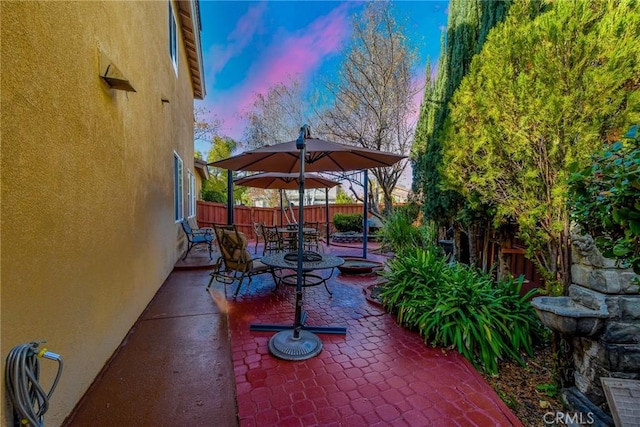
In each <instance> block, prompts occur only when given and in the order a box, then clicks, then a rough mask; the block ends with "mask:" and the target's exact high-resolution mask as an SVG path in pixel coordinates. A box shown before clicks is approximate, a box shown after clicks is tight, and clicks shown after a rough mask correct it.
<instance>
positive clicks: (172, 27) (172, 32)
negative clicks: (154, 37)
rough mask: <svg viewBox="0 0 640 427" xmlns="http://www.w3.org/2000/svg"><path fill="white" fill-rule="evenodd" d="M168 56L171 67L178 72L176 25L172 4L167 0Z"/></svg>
mask: <svg viewBox="0 0 640 427" xmlns="http://www.w3.org/2000/svg"><path fill="white" fill-rule="evenodd" d="M169 56H170V57H171V62H172V63H173V69H174V70H175V72H176V74H177V73H178V25H177V24H176V15H175V13H174V12H173V5H172V4H171V0H169Z"/></svg>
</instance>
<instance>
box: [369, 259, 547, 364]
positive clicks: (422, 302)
mask: <svg viewBox="0 0 640 427" xmlns="http://www.w3.org/2000/svg"><path fill="white" fill-rule="evenodd" d="M383 275H384V277H385V278H386V279H387V283H386V285H385V286H384V289H383V290H382V292H381V294H380V297H381V299H382V301H383V303H384V305H385V307H386V308H387V310H388V311H390V312H391V313H393V314H395V315H396V316H397V319H398V322H399V323H400V324H402V325H403V326H405V327H407V328H410V329H412V330H417V331H418V332H419V333H420V335H421V336H422V337H423V338H424V340H425V343H428V344H430V345H432V346H442V347H451V348H455V349H456V350H457V351H458V352H459V353H461V354H462V355H463V356H464V357H466V358H467V359H468V360H469V361H470V362H471V363H472V364H473V365H474V366H475V367H476V368H478V369H482V370H485V371H486V372H488V373H491V374H497V371H498V361H499V360H500V359H505V358H507V359H513V360H516V361H518V362H521V361H522V359H521V354H522V353H523V352H525V353H527V354H529V355H533V344H534V342H535V341H536V340H537V339H538V338H540V337H541V334H542V332H543V329H542V328H541V326H540V322H539V320H538V318H537V316H536V314H535V312H534V310H533V308H532V306H531V304H530V303H529V299H530V298H531V296H533V295H534V294H535V292H536V290H531V291H529V292H528V293H527V294H526V295H524V296H521V295H520V291H521V288H522V283H523V278H522V277H520V278H519V279H509V280H504V281H500V282H498V283H495V282H494V281H493V279H492V277H491V276H490V275H488V274H485V273H482V272H481V271H479V270H477V269H475V268H472V267H469V266H466V265H463V264H457V263H453V264H449V263H448V262H447V261H446V260H445V258H444V257H442V256H441V255H439V254H438V253H437V252H436V250H434V248H427V249H422V248H415V249H414V250H413V251H406V252H405V253H404V254H403V256H402V257H396V258H395V259H393V260H391V261H390V262H389V270H388V271H386V272H384V273H383Z"/></svg>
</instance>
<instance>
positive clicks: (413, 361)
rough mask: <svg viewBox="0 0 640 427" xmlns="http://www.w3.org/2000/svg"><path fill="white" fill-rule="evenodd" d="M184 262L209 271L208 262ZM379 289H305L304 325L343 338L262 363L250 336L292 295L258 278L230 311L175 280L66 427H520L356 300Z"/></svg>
mask: <svg viewBox="0 0 640 427" xmlns="http://www.w3.org/2000/svg"><path fill="white" fill-rule="evenodd" d="M329 252H331V253H332V254H336V255H349V256H357V255H361V254H362V250H361V249H358V248H355V249H349V248H345V247H335V246H332V247H331V248H330V249H329ZM192 257H193V258H192ZM189 258H192V259H191V261H190V262H191V266H192V267H193V266H198V264H199V263H202V264H200V265H205V266H206V265H207V264H208V263H207V261H208V254H207V256H206V257H204V258H203V257H202V253H196V254H195V256H194V255H189ZM205 258H206V259H205ZM371 258H375V256H371ZM188 261H189V259H188ZM178 266H181V267H188V266H189V265H188V264H187V265H185V264H184V263H183V264H180V265H177V267H178ZM377 279H378V278H377V277H376V276H375V275H369V276H343V275H341V274H338V272H337V271H336V273H335V274H334V276H333V278H332V280H331V281H330V282H329V288H330V289H331V291H332V292H333V296H332V297H331V296H330V295H329V294H328V293H327V292H326V290H325V289H324V288H323V287H322V286H317V287H313V288H307V289H305V295H304V303H305V304H304V310H305V311H306V312H307V313H308V320H307V324H310V325H314V326H334V325H340V326H346V327H347V335H346V336H344V335H326V334H322V335H319V336H320V338H321V339H322V342H323V350H322V352H321V353H320V354H319V355H318V356H316V357H314V358H312V359H309V360H306V361H297V362H291V361H284V360H280V359H277V358H275V357H274V356H272V355H271V354H270V353H269V350H268V341H269V339H270V337H271V336H272V335H273V334H274V333H273V332H254V331H250V330H249V325H250V324H252V323H283V324H288V323H292V322H293V317H294V305H293V302H294V301H295V290H294V288H291V287H287V286H282V287H280V288H279V289H278V291H277V292H273V289H274V284H273V280H272V279H271V277H270V276H269V275H263V276H258V277H256V278H254V280H253V282H252V283H251V285H250V287H249V288H248V290H247V288H246V287H245V286H244V285H243V287H242V289H241V290H240V294H239V296H238V298H237V299H236V300H232V299H231V298H225V296H224V295H225V292H224V288H223V287H222V285H220V284H217V285H215V286H214V287H213V288H212V291H211V292H210V293H208V292H206V290H205V286H206V283H207V282H208V271H207V270H182V269H176V270H174V271H173V272H172V273H171V275H170V276H169V278H168V279H167V281H166V283H165V284H164V285H163V286H162V288H161V289H160V290H159V292H158V294H157V295H156V297H155V298H154V299H153V300H152V301H151V303H150V304H149V307H148V308H147V310H146V311H145V313H143V315H142V316H141V319H140V320H139V322H138V323H137V324H136V325H135V326H134V328H133V329H132V330H131V332H130V333H129V335H128V337H127V338H126V339H125V341H124V342H123V345H122V346H121V348H120V349H119V350H118V351H117V353H116V354H115V355H114V357H113V360H112V361H111V363H110V364H109V365H108V367H107V368H106V369H105V371H104V372H103V374H102V375H101V377H100V378H99V379H98V380H96V382H95V383H94V385H93V386H92V387H91V389H90V390H89V391H88V392H87V394H86V395H85V397H84V399H83V400H82V401H81V403H80V404H79V405H78V407H77V408H76V410H75V412H74V414H73V415H72V416H71V417H70V419H69V421H68V423H67V424H66V425H69V426H85V425H93V426H121V425H128V426H147V425H153V426H176V425H190V426H212V427H218V426H224V427H226V426H229V427H232V426H236V425H238V424H239V425H241V426H279V427H280V426H313V425H322V426H349V427H351V426H430V425H433V426H444V425H446V426H457V425H459V426H483V427H484V426H488V425H491V426H512V425H513V426H521V425H522V424H521V423H520V422H519V421H518V419H517V418H516V417H515V416H514V415H513V413H512V412H511V411H510V410H509V409H508V408H507V407H506V405H505V404H504V403H503V402H502V401H501V400H500V398H499V397H498V396H497V395H496V393H495V392H494V391H493V390H492V389H491V387H490V386H489V385H488V384H487V383H486V382H485V381H484V379H483V378H482V376H481V375H480V374H478V373H477V372H476V371H475V369H474V368H473V367H472V366H471V365H470V364H469V363H468V362H467V361H466V360H465V359H464V358H463V357H461V356H460V355H458V354H457V353H456V352H448V351H444V350H442V349H438V348H435V349H434V348H431V347H429V346H427V345H425V344H424V343H423V341H422V339H421V338H420V337H419V336H418V334H416V333H414V332H410V331H407V330H405V329H404V328H402V327H400V326H398V325H397V324H396V322H395V320H394V318H393V317H392V316H390V315H388V314H386V313H385V312H384V310H383V309H382V308H381V307H379V306H378V305H377V304H375V303H372V302H370V301H368V300H367V299H366V298H365V293H364V291H365V290H366V289H367V288H368V287H369V286H370V285H371V284H373V283H375V281H376V280H377ZM227 293H228V295H231V294H232V290H231V289H230V288H229V289H227ZM227 322H228V323H227ZM229 338H230V339H229ZM236 402H237V404H236Z"/></svg>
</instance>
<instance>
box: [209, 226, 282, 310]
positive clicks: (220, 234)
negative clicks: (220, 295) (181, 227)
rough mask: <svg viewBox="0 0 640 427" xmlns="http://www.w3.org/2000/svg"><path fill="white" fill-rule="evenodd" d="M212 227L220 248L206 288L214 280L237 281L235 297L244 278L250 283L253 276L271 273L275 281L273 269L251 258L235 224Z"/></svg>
mask: <svg viewBox="0 0 640 427" xmlns="http://www.w3.org/2000/svg"><path fill="white" fill-rule="evenodd" d="M213 229H214V231H215V234H216V240H217V242H218V247H219V248H220V257H219V258H218V260H217V262H216V265H215V267H214V270H213V272H211V279H210V280H209V284H208V285H207V288H209V287H211V285H212V284H213V281H214V280H215V281H217V282H219V283H223V284H225V285H230V284H233V283H234V282H236V281H237V282H238V286H237V287H236V290H235V292H234V293H233V297H234V298H235V297H236V296H238V291H240V286H242V282H244V279H246V278H248V279H249V283H251V280H252V277H253V276H256V275H258V274H263V273H271V276H272V277H273V279H274V282H275V280H276V278H275V276H274V272H273V269H272V268H271V267H269V266H267V265H264V264H263V263H262V262H260V260H259V259H256V258H251V254H249V251H248V250H247V237H246V236H245V235H244V233H241V232H239V231H238V230H237V229H236V226H235V225H217V224H214V226H213ZM247 286H248V285H247ZM225 289H226V287H225Z"/></svg>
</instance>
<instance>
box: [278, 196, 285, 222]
mask: <svg viewBox="0 0 640 427" xmlns="http://www.w3.org/2000/svg"><path fill="white" fill-rule="evenodd" d="M278 192H279V193H280V227H284V218H283V217H282V215H283V214H284V205H283V204H282V189H280V190H278Z"/></svg>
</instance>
